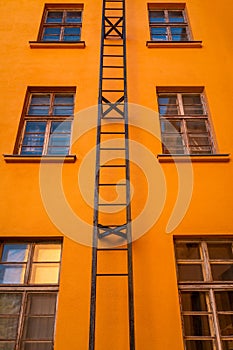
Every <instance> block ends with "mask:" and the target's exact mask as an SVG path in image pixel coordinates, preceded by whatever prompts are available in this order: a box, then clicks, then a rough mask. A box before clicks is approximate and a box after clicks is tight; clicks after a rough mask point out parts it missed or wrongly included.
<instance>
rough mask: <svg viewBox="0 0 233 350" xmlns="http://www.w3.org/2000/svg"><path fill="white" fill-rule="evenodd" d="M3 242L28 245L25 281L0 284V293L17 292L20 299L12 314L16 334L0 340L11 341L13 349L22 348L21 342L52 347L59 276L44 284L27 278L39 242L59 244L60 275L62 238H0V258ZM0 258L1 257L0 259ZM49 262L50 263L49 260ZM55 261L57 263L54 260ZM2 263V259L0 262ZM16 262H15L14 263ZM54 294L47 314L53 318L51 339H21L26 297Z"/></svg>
mask: <svg viewBox="0 0 233 350" xmlns="http://www.w3.org/2000/svg"><path fill="white" fill-rule="evenodd" d="M4 244H28V245H29V250H28V258H27V262H26V271H25V283H16V284H3V283H1V284H0V294H8V295H10V294H13V295H16V294H19V295H21V301H20V306H19V312H18V313H17V314H14V317H16V316H17V319H18V323H17V334H16V338H14V339H13V338H12V339H4V340H0V344H1V342H12V343H14V344H15V347H14V349H15V350H20V349H21V348H22V342H28V341H29V342H34V343H37V342H41V341H43V342H45V343H49V344H50V345H51V346H52V348H53V343H54V335H55V324H56V314H57V296H58V290H59V278H58V282H57V283H46V284H39V283H38V284H35V283H33V284H32V283H29V278H30V272H31V269H32V264H33V253H34V249H35V246H36V245H41V244H45V245H46V244H59V245H60V246H61V255H60V260H59V275H60V266H61V257H62V239H61V238H56V237H54V238H52V239H48V238H41V239H32V240H31V239H17V238H15V239H14V238H12V239H2V240H1V241H0V258H1V255H2V251H3V246H4ZM0 260H1V259H0ZM49 263H51V262H50V261H49ZM56 263H58V262H57V261H56ZM0 264H2V261H1V262H0ZM16 264H17V263H16ZM38 294H41V295H49V294H50V295H54V296H55V299H56V300H55V310H54V313H53V314H48V316H47V317H49V318H53V321H54V322H53V335H52V339H28V338H25V339H23V329H24V325H25V322H26V318H27V311H26V308H27V300H28V297H29V296H31V295H38ZM3 315H4V314H3ZM44 316H45V315H44V314H38V315H36V317H44ZM11 317H13V316H12V314H9V316H8V314H7V315H4V319H5V318H11Z"/></svg>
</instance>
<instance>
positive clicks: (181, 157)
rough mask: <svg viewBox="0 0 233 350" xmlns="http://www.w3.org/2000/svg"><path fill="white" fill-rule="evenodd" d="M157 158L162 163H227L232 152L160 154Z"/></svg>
mask: <svg viewBox="0 0 233 350" xmlns="http://www.w3.org/2000/svg"><path fill="white" fill-rule="evenodd" d="M157 158H158V161H159V162H160V163H177V162H179V163H186V162H192V163H195V162H198V163H208V162H211V163H214V162H218V163H222V162H224V163H226V162H229V161H230V154H229V153H224V154H190V155H189V154H158V155H157Z"/></svg>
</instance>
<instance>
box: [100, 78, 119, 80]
mask: <svg viewBox="0 0 233 350" xmlns="http://www.w3.org/2000/svg"><path fill="white" fill-rule="evenodd" d="M102 79H103V80H124V78H102Z"/></svg>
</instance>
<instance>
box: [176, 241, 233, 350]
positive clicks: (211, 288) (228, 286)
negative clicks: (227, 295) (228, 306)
mask: <svg viewBox="0 0 233 350" xmlns="http://www.w3.org/2000/svg"><path fill="white" fill-rule="evenodd" d="M177 243H196V244H198V245H199V251H200V259H178V258H177V256H176V266H177V282H178V291H179V300H180V312H181V319H182V329H183V339H184V343H185V349H188V348H187V347H186V342H187V341H194V340H199V341H203V342H204V341H206V340H210V341H212V342H213V350H223V345H222V341H224V340H225V341H226V340H230V341H233V334H232V335H231V336H223V335H221V329H220V325H219V319H218V316H219V315H231V316H233V311H230V310H229V311H218V310H217V305H216V299H215V293H217V292H227V291H231V292H233V280H232V281H231V280H230V281H215V280H213V278H212V274H211V263H213V262H218V263H219V264H221V263H227V262H228V263H231V264H232V266H233V259H230V260H229V259H210V257H209V253H208V246H207V243H217V244H220V243H230V244H231V246H232V247H233V239H232V238H228V237H225V238H219V237H214V238H212V237H208V238H202V237H201V238H197V239H195V238H185V237H179V238H175V241H174V245H175V247H176V244H177ZM178 264H201V266H202V271H203V280H198V281H196V280H192V281H186V280H185V281H182V280H179V275H178ZM185 292H204V293H205V298H206V299H205V300H206V304H207V310H206V311H185V310H183V307H182V300H181V295H182V293H185ZM195 315H196V316H201V315H207V316H208V320H209V328H210V335H209V336H200V335H199V336H198V335H192V336H191V335H186V334H185V327H184V316H195Z"/></svg>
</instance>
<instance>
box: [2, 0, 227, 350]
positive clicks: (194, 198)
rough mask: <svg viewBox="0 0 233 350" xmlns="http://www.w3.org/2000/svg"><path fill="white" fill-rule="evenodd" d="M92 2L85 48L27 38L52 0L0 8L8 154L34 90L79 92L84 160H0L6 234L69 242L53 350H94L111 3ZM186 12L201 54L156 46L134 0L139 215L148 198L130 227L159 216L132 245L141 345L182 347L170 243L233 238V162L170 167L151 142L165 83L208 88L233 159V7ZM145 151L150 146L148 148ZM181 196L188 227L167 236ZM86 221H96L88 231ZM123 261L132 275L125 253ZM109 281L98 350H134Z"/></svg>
mask: <svg viewBox="0 0 233 350" xmlns="http://www.w3.org/2000/svg"><path fill="white" fill-rule="evenodd" d="M155 2H156V1H155ZM169 2H172V3H173V2H174V3H176V2H177V1H174V0H170V1H169ZM50 3H57V1H54V0H50ZM62 3H69V2H68V1H67V0H63V1H62ZM83 3H84V10H83V25H82V38H81V39H82V40H85V43H86V47H85V48H84V49H62V48H60V49H32V48H30V46H29V41H30V40H32V41H33V40H36V38H37V33H38V29H39V25H40V21H41V16H42V13H43V8H44V1H42V0H37V1H27V0H17V1H16V0H10V1H2V2H1V4H0V13H1V22H0V31H1V36H0V40H1V45H0V47H1V85H0V92H1V93H0V96H1V106H0V108H1V121H0V123H1V128H0V144H1V154H12V152H13V148H14V144H15V139H16V135H17V131H18V125H19V121H20V117H21V112H22V107H23V103H24V97H25V92H26V89H27V86H76V87H77V93H76V100H75V113H76V114H75V123H74V124H75V125H74V128H75V130H74V140H75V138H77V140H75V142H74V144H73V146H72V154H76V155H77V160H76V162H75V163H72V164H64V165H63V166H61V165H58V164H48V165H47V166H45V170H43V169H44V168H43V167H42V168H41V166H40V164H38V163H6V162H5V160H4V157H3V156H1V157H0V165H1V166H0V172H1V174H0V178H1V201H0V228H1V229H0V236H1V237H11V236H12V237H31V236H32V237H33V236H36V237H40V236H64V241H63V242H64V243H63V255H62V269H61V280H60V292H59V303H58V315H57V323H56V336H55V350H64V349H74V350H76V349H77V350H78V349H81V350H84V349H87V348H88V334H89V307H90V281H91V248H90V247H88V246H85V245H82V244H80V243H79V241H80V239H79V238H80V237H82V236H84V235H87V236H88V235H91V231H92V229H91V224H92V216H93V209H92V203H93V196H94V192H93V186H94V165H95V163H94V154H92V155H90V157H89V156H88V157H87V154H88V152H89V151H90V150H91V149H93V147H94V145H95V129H94V123H95V121H96V118H97V109H96V107H95V106H96V104H97V98H98V74H99V52H100V30H101V7H102V3H101V1H100V0H95V1H91V0H85V1H83ZM186 6H187V13H188V16H189V21H190V25H191V29H192V34H193V37H194V39H195V40H202V41H203V46H202V48H148V47H146V41H147V40H150V38H149V26H148V14H147V2H146V1H144V0H126V14H127V40H128V41H127V65H128V95H129V102H130V103H132V104H135V105H139V106H135V105H133V106H132V113H130V120H131V122H132V124H133V125H132V126H131V127H130V138H131V139H132V140H133V142H135V144H134V143H132V147H131V155H132V159H133V161H132V164H131V181H132V188H133V198H132V214H133V219H134V220H136V219H137V217H138V216H139V215H140V214H141V213H143V209H144V208H145V206H146V203H147V200H148V198H149V200H150V201H149V204H148V206H149V211H148V213H143V214H142V215H144V216H143V217H142V219H141V221H140V222H139V223H138V224H137V221H133V230H134V229H135V230H138V231H139V233H140V229H141V231H143V227H144V224H145V223H146V222H150V220H151V216H153V215H154V216H155V218H154V219H153V220H154V221H153V220H152V227H151V228H148V230H146V232H145V234H144V235H142V237H141V238H139V239H138V240H136V241H135V242H134V243H133V263H134V291H135V326H136V348H137V350H151V349H153V350H161V349H162V350H170V349H173V350H182V349H183V344H182V331H181V321H180V311H179V301H178V293H177V283H176V272H175V260H174V253H173V236H174V235H211V234H218V235H220V234H232V232H233V223H232V215H233V207H232V194H233V185H232V184H233V182H232V178H233V166H232V160H231V158H230V159H229V161H228V162H195V163H189V164H188V165H187V164H186V163H179V164H178V166H177V167H176V165H175V164H173V163H159V162H158V161H157V158H156V155H157V154H160V153H161V144H160V142H159V140H158V138H156V137H154V136H153V135H154V134H157V135H158V134H159V132H158V115H157V113H155V112H156V111H157V110H158V106H157V102H156V86H204V87H205V94H206V96H207V99H208V107H209V111H210V116H211V123H212V125H213V129H214V135H215V141H216V145H217V150H218V152H219V153H230V154H232V153H233V143H232V129H233V118H232V114H233V108H232V96H233V91H232V70H231V62H232V46H231V38H232V34H233V33H232V26H230V23H231V13H232V10H233V4H232V1H231V0H224V1H222V2H221V6H219V2H217V1H210V0H206V1H203V0H187V1H186ZM87 108H90V109H89V110H86V109H87ZM134 118H135V120H137V123H135V122H134ZM145 121H146V123H147V127H146V128H145V124H144V123H145ZM138 144H139V147H140V146H142V147H143V149H141V148H140V151H139V152H138V148H137V147H138ZM140 152H141V153H140ZM147 153H148V154H149V157H148V158H147ZM151 157H152V158H151ZM153 157H154V158H153ZM142 158H143V159H142ZM151 159H153V161H154V163H155V165H154V166H153V167H151V166H150V161H151ZM147 171H148V172H149V173H150V174H149V175H150V176H149V175H148V174H147ZM80 172H81V174H80ZM60 173H62V176H61V183H62V186H63V189H62V190H61V192H62V193H64V195H65V198H66V201H67V202H66V204H67V203H68V205H69V209H68V211H69V212H71V211H72V213H73V216H71V217H70V216H69V215H68V214H67V216H66V215H65V218H64V221H65V224H64V225H60V221H59V219H58V218H59V217H60V218H61V217H62V216H63V211H62V206H61V207H60V203H63V204H64V200H63V199H61V198H60V192H59V191H57V188H56V185H54V183H53V182H56V181H53V180H54V179H55V178H57V177H58V174H60ZM41 174H42V175H41ZM53 177H54V179H53ZM187 178H188V179H187ZM148 179H149V180H148ZM150 181H151V182H153V183H150ZM186 182H187V183H186ZM47 185H48V188H50V189H51V188H52V190H51V193H50V194H49V196H50V199H51V198H52V200H53V202H54V207H55V208H57V210H55V211H56V213H54V212H53V214H51V212H50V209H48V208H46V204H45V203H44V201H45V202H46V203H47V199H46V198H45V195H44V192H46V190H48V188H47ZM53 186H54V187H53ZM185 186H187V188H188V189H189V190H190V188H191V187H190V186H193V187H192V191H191V195H190V196H191V197H190V198H191V201H190V204H189V203H188V202H189V201H188V199H187V198H186V197H185V195H186V194H187V191H189V190H187V191H186V187H185ZM149 192H150V196H151V197H148V193H149ZM180 193H181V199H180V201H181V209H180V210H181V212H182V211H183V214H182V213H181V214H179V213H178V214H177V216H179V215H180V217H181V219H182V220H181V221H180V223H179V224H178V225H173V231H172V232H171V233H166V227H167V224H168V221H169V218H170V216H171V214H172V210H173V208H174V206H175V203H176V199H177V196H178V195H179V194H180ZM115 195H116V194H115ZM106 199H108V198H106ZM186 209H187V211H186ZM77 218H79V219H80V218H81V220H82V222H84V223H88V224H89V225H88V227H86V226H85V224H84V225H83V224H82V223H81V220H79V219H77ZM76 219H77V220H76ZM56 220H57V221H56ZM72 220H73V221H72ZM135 222H136V223H135ZM63 223H64V222H63ZM134 225H135V226H134ZM136 225H138V226H136ZM140 225H141V226H140ZM84 227H85V229H84ZM66 230H67V231H66ZM133 234H134V231H133ZM77 237H78V238H77ZM77 241H78V242H77ZM106 259H107V260H106V261H105V262H103V264H106V265H107V266H110V265H111V263H112V261H113V260H114V257H113V256H112V257H111V256H109V257H107V258H106ZM114 261H115V260H114ZM120 264H122V268H124V266H123V265H124V257H123V258H122V261H120ZM109 268H111V266H110V267H109ZM112 268H114V266H113V267H112ZM101 283H103V286H102V287H103V288H102V289H101V284H99V285H98V288H100V289H101V290H102V292H101V293H102V295H101V297H100V298H99V299H98V304H97V311H98V315H99V316H98V320H97V334H96V350H109V349H111V350H119V349H121V350H124V349H127V343H128V333H127V302H126V300H127V293H126V289H125V288H124V287H125V286H124V284H125V281H124V280H123V279H120V280H118V281H117V282H115V284H114V283H111V284H108V282H107V281H104V282H101ZM122 310H124V311H123V312H121V311H122Z"/></svg>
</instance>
